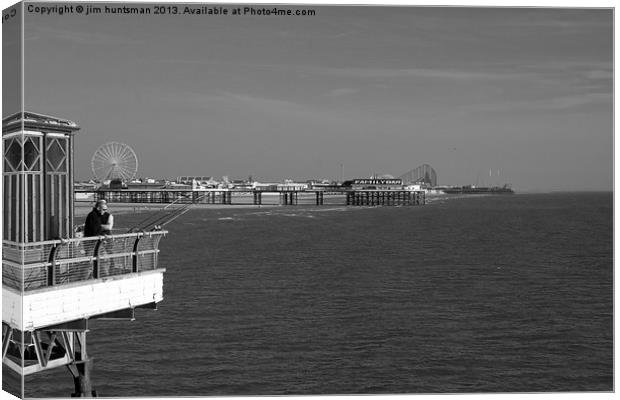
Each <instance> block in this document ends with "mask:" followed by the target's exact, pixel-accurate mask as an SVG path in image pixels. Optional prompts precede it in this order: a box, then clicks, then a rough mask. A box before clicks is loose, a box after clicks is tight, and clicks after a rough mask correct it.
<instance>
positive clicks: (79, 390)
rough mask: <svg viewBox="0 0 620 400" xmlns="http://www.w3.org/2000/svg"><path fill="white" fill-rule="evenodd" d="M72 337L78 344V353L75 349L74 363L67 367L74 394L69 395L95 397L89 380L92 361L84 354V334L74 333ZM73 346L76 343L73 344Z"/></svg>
mask: <svg viewBox="0 0 620 400" xmlns="http://www.w3.org/2000/svg"><path fill="white" fill-rule="evenodd" d="M74 335H75V337H76V338H77V341H78V342H79V347H80V351H79V352H78V351H77V349H76V351H75V361H74V362H73V363H72V364H69V365H67V368H69V371H70V372H71V374H72V375H73V384H74V385H75V392H74V393H72V394H71V397H97V392H95V391H94V390H93V385H92V382H91V380H90V375H91V371H92V368H93V360H92V359H91V358H88V353H87V352H86V332H75V333H74ZM75 345H76V343H74V346H75Z"/></svg>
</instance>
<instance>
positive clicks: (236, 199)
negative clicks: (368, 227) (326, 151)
mask: <svg viewBox="0 0 620 400" xmlns="http://www.w3.org/2000/svg"><path fill="white" fill-rule="evenodd" d="M76 193H81V194H82V196H81V197H82V198H84V199H86V200H84V201H88V202H93V201H97V200H99V199H105V200H106V201H108V202H109V203H164V204H166V203H177V204H219V205H241V204H251V205H257V206H258V205H281V206H296V205H314V206H325V205H330V206H333V205H342V206H367V207H374V206H421V205H424V204H426V196H425V193H424V191H413V190H404V189H349V188H343V189H338V190H335V189H331V190H319V189H305V190H260V189H257V190H251V189H199V190H191V189H168V188H161V189H99V190H80V191H76ZM76 201H79V200H76Z"/></svg>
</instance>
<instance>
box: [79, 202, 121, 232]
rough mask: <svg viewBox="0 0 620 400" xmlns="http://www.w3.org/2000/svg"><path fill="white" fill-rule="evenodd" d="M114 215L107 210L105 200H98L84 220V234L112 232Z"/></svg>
mask: <svg viewBox="0 0 620 400" xmlns="http://www.w3.org/2000/svg"><path fill="white" fill-rule="evenodd" d="M113 226H114V217H113V216H112V214H110V213H109V212H108V205H107V203H106V201H105V200H98V201H97V203H96V204H95V207H93V209H92V211H91V212H90V213H88V215H87V216H86V221H85V222H84V236H86V237H88V236H101V235H110V234H112V227H113Z"/></svg>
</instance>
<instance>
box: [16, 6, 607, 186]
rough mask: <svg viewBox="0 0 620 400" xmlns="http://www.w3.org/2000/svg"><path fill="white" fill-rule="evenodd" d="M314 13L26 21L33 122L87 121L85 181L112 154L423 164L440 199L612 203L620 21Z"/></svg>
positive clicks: (169, 173) (240, 173)
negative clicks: (37, 117)
mask: <svg viewBox="0 0 620 400" xmlns="http://www.w3.org/2000/svg"><path fill="white" fill-rule="evenodd" d="M226 7H227V8H228V9H232V8H234V7H235V6H234V5H230V4H229V5H227V6H226ZM257 7H261V6H257ZM281 7H282V8H291V9H295V7H289V6H281ZM303 8H306V9H307V8H311V9H314V10H316V15H315V16H305V17H301V16H288V17H278V16H230V15H229V16H204V15H203V16H196V15H194V16H189V15H143V16H137V15H134V16H128V15H89V16H85V15H79V14H65V15H62V16H59V15H37V14H34V13H26V15H25V19H24V21H25V28H24V31H25V33H24V64H25V65H24V104H25V109H26V110H29V111H34V112H40V113H44V114H51V115H54V116H58V117H61V118H66V119H70V120H74V121H76V122H78V124H79V125H80V126H81V130H80V131H79V133H78V134H77V136H76V139H75V168H76V178H78V179H88V178H91V177H92V172H91V166H90V160H91V158H92V156H93V154H94V152H95V151H96V149H97V148H98V147H99V146H101V145H103V144H104V143H107V142H111V141H116V142H122V143H126V144H128V145H129V146H131V147H132V148H133V149H134V151H135V152H136V154H137V157H138V160H139V166H138V174H137V175H138V176H139V177H147V176H148V177H167V178H174V177H176V176H180V175H200V176H213V177H215V178H220V177H222V176H224V175H225V176H229V177H230V178H231V179H243V178H246V177H248V176H249V175H252V176H253V177H254V178H255V179H258V180H261V181H281V180H283V179H296V180H306V179H311V178H325V179H339V178H340V174H341V165H342V167H343V170H344V177H345V179H353V178H362V177H368V176H370V175H372V174H376V175H384V174H389V175H392V176H395V177H398V176H400V175H402V174H405V173H406V172H408V171H409V170H412V169H414V168H416V167H417V166H419V165H421V164H425V163H426V164H430V165H431V166H432V167H433V168H434V169H435V170H436V171H437V176H438V183H439V184H441V185H466V184H475V183H478V184H504V183H510V184H512V186H513V187H514V188H515V189H516V190H517V191H551V190H611V188H612V187H613V97H612V80H613V70H612V68H613V59H612V52H613V47H612V46H613V15H612V11H611V10H610V9H559V8H554V9H543V8H536V9H532V8H519V9H517V8H463V7H455V8H423V7H379V6H375V7H354V6H347V7H337V6H306V7H303ZM5 111H7V110H5ZM489 171H491V174H492V176H491V177H489ZM498 172H499V176H497V174H498Z"/></svg>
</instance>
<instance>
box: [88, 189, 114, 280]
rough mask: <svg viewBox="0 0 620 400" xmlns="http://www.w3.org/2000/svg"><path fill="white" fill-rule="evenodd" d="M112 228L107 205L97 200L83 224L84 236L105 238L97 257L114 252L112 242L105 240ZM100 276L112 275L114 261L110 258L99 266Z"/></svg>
mask: <svg viewBox="0 0 620 400" xmlns="http://www.w3.org/2000/svg"><path fill="white" fill-rule="evenodd" d="M113 226H114V217H113V216H112V214H110V213H109V212H108V205H107V203H106V201H105V200H98V201H97V203H96V204H95V207H93V210H92V211H91V212H90V213H89V214H88V215H87V216H86V221H85V222H84V236H85V237H88V236H102V235H103V236H106V239H104V240H103V242H102V244H101V247H99V255H100V256H101V255H105V254H111V253H113V252H114V245H113V243H112V240H109V239H107V235H111V234H112V227H113ZM99 268H100V270H99V274H100V276H108V275H114V274H115V273H117V272H115V271H114V270H115V261H114V258H110V259H109V260H108V261H107V262H102V263H101V264H100V267H99Z"/></svg>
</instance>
